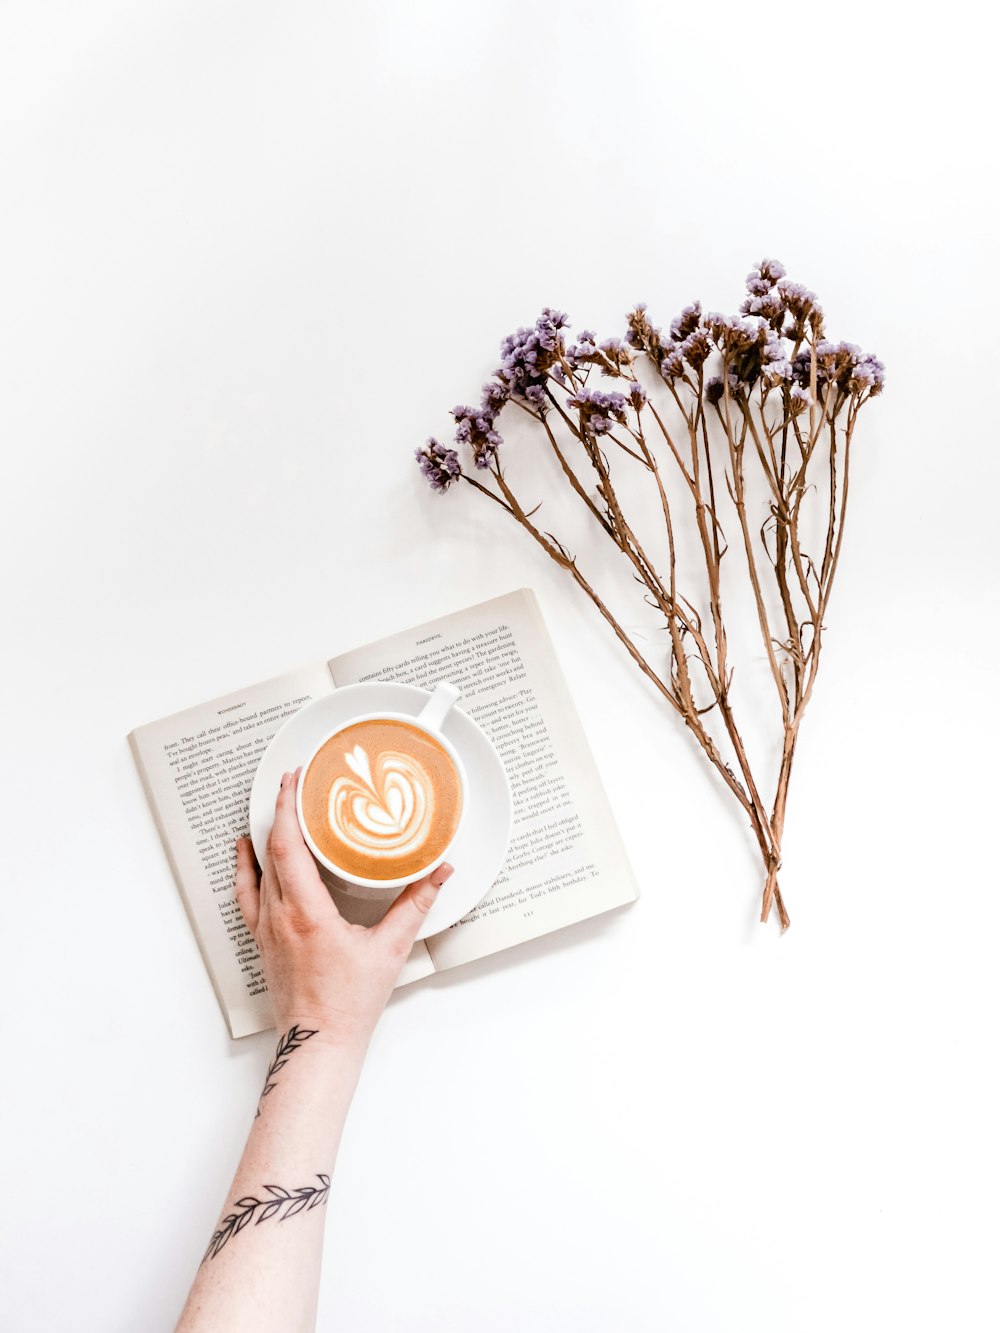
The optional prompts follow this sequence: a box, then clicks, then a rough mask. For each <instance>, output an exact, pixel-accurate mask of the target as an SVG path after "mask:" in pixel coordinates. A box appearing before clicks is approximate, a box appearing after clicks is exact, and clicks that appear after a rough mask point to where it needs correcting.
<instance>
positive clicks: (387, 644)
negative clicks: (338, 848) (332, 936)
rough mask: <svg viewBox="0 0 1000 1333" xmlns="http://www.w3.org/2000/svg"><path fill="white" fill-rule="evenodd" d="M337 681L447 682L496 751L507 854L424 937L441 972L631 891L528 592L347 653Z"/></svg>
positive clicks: (336, 667) (626, 897) (622, 899)
mask: <svg viewBox="0 0 1000 1333" xmlns="http://www.w3.org/2000/svg"><path fill="white" fill-rule="evenodd" d="M330 673H331V675H332V676H333V678H334V680H335V681H336V682H337V684H338V685H349V684H354V683H357V682H362V681H368V680H392V681H399V682H401V683H403V684H407V685H419V686H421V687H422V688H424V689H431V688H432V687H433V686H434V685H435V684H436V683H437V682H438V681H439V680H450V681H451V682H452V683H453V684H454V685H456V686H457V687H458V688H459V689H460V690H461V691H462V697H461V699H460V700H459V704H458V706H459V707H460V708H462V709H464V710H465V712H467V713H468V714H469V715H470V716H471V717H472V718H473V719H474V720H475V721H476V722H477V723H478V724H479V725H480V726H481V727H482V729H483V730H484V731H485V732H486V734H487V735H488V736H489V737H490V739H491V740H492V742H493V744H494V745H495V746H496V748H497V750H498V751H499V754H500V757H501V759H502V760H503V763H504V767H505V768H506V770H507V775H508V777H509V779H510V783H511V789H512V792H513V797H514V828H513V833H512V839H511V844H510V848H509V850H508V853H507V860H506V863H505V865H504V867H503V870H502V871H501V873H500V875H499V876H498V878H497V879H496V881H495V882H494V884H493V885H492V886H486V885H484V886H483V887H484V891H485V897H484V899H483V901H482V902H481V903H480V905H479V906H478V907H477V908H476V909H475V910H474V911H472V912H470V913H469V914H468V915H467V916H466V917H464V918H463V919H462V920H461V921H459V922H458V923H457V924H456V925H454V926H452V927H451V928H450V929H449V930H446V931H443V932H442V933H441V934H440V935H435V936H433V937H432V938H431V939H429V940H428V941H427V947H428V950H429V952H430V956H431V959H432V960H433V963H434V966H435V968H436V969H438V970H442V969H444V968H448V967H455V966H457V965H458V964H459V963H465V962H469V961H471V960H472V959H474V958H481V957H483V956H484V955H486V954H489V953H495V952H496V951H497V950H499V949H505V948H507V947H508V946H509V945H512V944H519V943H521V942H523V941H524V940H529V939H534V938H535V937H536V936H538V935H544V934H546V933H547V932H548V931H551V930H557V929H559V928H560V927H562V926H566V925H570V924H571V923H572V922H574V921H582V920H584V919H585V918H587V917H590V916H595V915H596V914H597V913H598V912H603V911H606V910H607V909H609V908H611V907H617V906H619V905H620V904H622V903H626V902H630V901H632V899H634V898H635V897H637V890H636V887H635V881H634V879H633V877H632V872H631V870H630V868H629V865H628V860H627V858H626V856H625V851H624V848H623V847H622V844H621V839H620V837H619V835H618V832H617V829H616V827H615V824H614V819H613V816H612V814H611V810H610V808H609V806H608V802H607V797H606V796H605V794H604V789H603V787H602V785H601V780H600V776H599V774H598V771H597V766H596V764H595V763H594V759H593V756H592V754H591V752H590V748H589V746H588V745H587V740H586V737H585V735H584V733H583V728H582V727H581V725H580V720H579V717H578V716H577V713H576V710H575V708H574V706H573V702H572V700H571V698H570V695H569V690H568V687H567V685H566V681H565V678H564V677H563V674H562V671H561V670H560V667H559V663H558V661H557V659H556V656H555V650H554V648H553V646H552V641H551V639H550V638H549V634H548V630H547V629H546V627H545V622H544V621H543V619H542V615H541V611H540V610H539V608H538V603H537V601H536V598H535V595H534V593H533V592H531V591H530V590H529V589H522V590H521V591H519V592H513V593H509V594H507V595H506V596H505V597H497V598H494V599H493V600H491V601H488V602H483V603H481V604H480V605H479V606H474V607H470V608H469V609H468V610H465V611H458V612H456V613H455V614H453V615H450V616H445V617H443V618H442V619H440V620H436V621H431V622H430V623H429V624H426V625H419V626H417V627H416V628H414V629H411V630H408V631H405V632H404V633H401V634H394V635H393V636H392V637H390V638H388V639H384V640H382V641H381V642H380V643H376V644H370V645H368V646H367V647H364V648H359V649H357V650H355V651H354V652H349V653H344V654H342V655H341V656H339V657H336V658H334V659H333V661H332V662H331V663H330Z"/></svg>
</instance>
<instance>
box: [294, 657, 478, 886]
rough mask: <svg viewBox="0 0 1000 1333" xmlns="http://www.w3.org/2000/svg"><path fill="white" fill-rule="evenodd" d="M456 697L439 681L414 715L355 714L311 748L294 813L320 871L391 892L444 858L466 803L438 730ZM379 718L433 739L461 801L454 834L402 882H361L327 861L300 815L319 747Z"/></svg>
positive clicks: (463, 784)
mask: <svg viewBox="0 0 1000 1333" xmlns="http://www.w3.org/2000/svg"><path fill="white" fill-rule="evenodd" d="M458 698H459V691H458V690H457V689H456V688H455V686H454V685H451V684H449V682H448V681H446V680H442V681H439V682H438V684H437V685H435V687H434V692H433V693H432V695H431V697H430V698H429V699H428V700H427V703H426V704H425V705H424V707H423V708H422V710H421V711H420V712H419V713H418V714H417V715H416V716H413V715H412V714H410V713H394V712H392V711H390V710H388V709H387V710H385V711H380V712H373V713H359V714H358V716H357V717H352V718H348V719H347V721H346V722H342V723H341V724H340V726H339V727H336V728H335V729H334V730H333V731H330V732H328V733H327V734H326V735H325V736H324V737H323V739H322V740H321V741H320V742H319V744H318V745H315V746H314V747H313V749H312V751H311V752H310V754H309V757H308V759H307V760H306V761H305V763H304V764H303V765H302V777H301V778H300V780H299V785H298V790H297V791H296V793H295V812H296V814H297V815H298V819H299V828H300V829H301V830H302V836H303V838H304V839H305V843H306V846H307V847H308V848H309V850H310V852H312V854H313V856H314V857H315V859H316V861H317V862H318V863H319V866H320V870H321V872H322V871H323V870H326V871H327V872H328V874H330V875H333V876H334V877H335V878H336V879H338V880H340V881H342V882H343V883H344V884H347V885H356V886H357V887H358V888H361V889H366V890H373V889H375V890H378V889H385V890H387V891H390V892H392V891H394V890H397V889H401V888H402V887H403V886H404V885H405V884H411V883H412V882H413V881H414V880H415V879H423V877H424V876H425V875H429V874H430V873H431V871H432V870H436V869H437V867H438V866H439V865H440V864H441V862H442V861H444V860H446V859H447V856H448V852H449V851H450V850H451V846H452V843H454V841H455V838H456V837H457V836H458V830H459V828H460V827H461V824H462V817H463V816H464V814H465V808H466V802H467V800H468V783H467V780H466V776H465V768H464V767H463V765H462V761H461V759H460V758H459V755H458V751H457V750H456V749H455V747H454V746H453V745H452V743H451V741H449V740H448V739H447V738H446V737H445V736H443V735H442V734H441V728H442V727H443V726H444V723H445V719H446V718H447V716H448V714H449V713H450V712H451V709H452V706H453V705H454V704H455V703H456V701H457V700H458ZM382 719H385V720H386V721H389V722H405V723H406V725H407V726H409V727H414V728H416V730H417V731H424V732H426V733H427V735H428V736H431V737H433V739H434V740H435V741H436V742H437V743H438V745H440V746H441V748H442V749H443V750H444V751H445V753H446V754H447V755H448V758H449V759H450V760H451V762H452V763H453V764H454V765H455V772H456V773H457V774H458V785H459V791H460V793H461V799H462V809H461V813H460V815H459V820H458V823H457V824H456V825H455V832H454V833H453V834H452V837H451V840H450V841H449V843H448V845H447V846H446V847H445V848H444V849H443V851H441V853H440V854H439V855H438V856H436V857H435V858H434V860H433V861H430V862H428V864H427V865H425V866H423V867H421V869H419V870H416V871H414V872H413V873H411V874H409V875H407V876H406V877H405V878H403V879H365V878H364V877H363V876H360V875H355V874H352V873H351V872H349V871H347V870H344V868H343V867H342V866H338V865H337V864H336V862H334V861H331V860H330V859H329V857H327V856H324V854H323V853H322V852H321V851H320V849H319V848H318V847H317V846H316V844H315V842H313V840H312V837H311V836H310V834H309V829H308V828H307V827H306V821H305V817H304V815H303V813H302V787H303V785H304V781H305V775H306V773H307V772H308V771H309V765H310V764H311V763H312V761H313V760H314V759H315V757H316V755H317V754H318V753H319V752H320V750H322V748H323V746H324V745H326V744H327V742H328V741H331V740H333V738H334V736H339V735H340V733H341V732H342V731H346V730H347V728H348V727H353V726H356V725H357V724H358V723H359V722H378V721H381V720H382Z"/></svg>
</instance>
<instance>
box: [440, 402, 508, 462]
mask: <svg viewBox="0 0 1000 1333" xmlns="http://www.w3.org/2000/svg"><path fill="white" fill-rule="evenodd" d="M484 397H485V395H484ZM451 415H452V416H453V417H454V418H455V420H456V422H457V423H458V429H457V430H456V431H455V443H456V444H467V445H469V446H470V448H471V449H472V458H473V461H474V462H475V465H476V467H478V468H485V467H489V465H490V463H492V462H493V459H494V458H495V457H496V454H497V450H498V449H499V448H500V446H501V444H503V437H502V436H501V435H499V434H498V433H497V431H496V430H494V428H493V423H494V414H493V412H492V411H491V410H490V408H488V407H465V406H458V407H453V408H452V409H451Z"/></svg>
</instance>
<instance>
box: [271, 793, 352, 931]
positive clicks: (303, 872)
mask: <svg viewBox="0 0 1000 1333" xmlns="http://www.w3.org/2000/svg"><path fill="white" fill-rule="evenodd" d="M301 772H302V770H301V769H300V768H297V769H296V770H295V772H294V773H286V774H285V775H284V777H283V778H282V779H281V786H280V787H279V788H278V799H277V801H276V802H275V806H274V824H273V826H272V828H271V836H270V837H269V838H268V840H267V855H268V860H269V862H270V868H271V869H272V871H273V876H274V886H275V891H276V896H278V897H280V898H281V899H282V901H284V900H285V899H291V900H292V901H293V902H294V903H295V904H296V905H297V906H299V907H313V908H314V909H315V910H317V911H325V912H330V911H332V912H334V913H335V914H336V911H337V909H336V907H335V906H334V903H333V899H332V898H331V897H330V895H329V893H328V892H327V890H326V886H325V885H324V883H323V881H322V880H321V879H320V877H319V871H318V870H317V868H316V862H315V861H314V860H313V858H312V854H311V852H310V851H309V848H308V847H307V846H306V844H305V840H304V839H303V837H302V830H301V829H300V828H299V820H298V816H297V814H296V813H295V789H296V786H297V784H298V779H299V774H300V773H301Z"/></svg>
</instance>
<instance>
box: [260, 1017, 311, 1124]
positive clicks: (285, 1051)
mask: <svg viewBox="0 0 1000 1333" xmlns="http://www.w3.org/2000/svg"><path fill="white" fill-rule="evenodd" d="M318 1031H319V1029H318V1028H300V1027H299V1025H298V1023H293V1024H292V1026H291V1027H290V1028H289V1029H288V1031H287V1032H286V1033H285V1035H284V1036H283V1037H281V1038H279V1041H278V1049H277V1050H276V1051H275V1053H274V1059H273V1060H272V1061H271V1065H270V1068H269V1069H268V1071H267V1076H266V1077H265V1079H264V1090H263V1092H262V1093H261V1094H260V1100H259V1101H258V1102H257V1115H255V1116H254V1119H255V1120H256V1119H257V1116H259V1115H260V1103H261V1102H262V1101H263V1100H264V1098H265V1097H266V1096H267V1094H268V1093H269V1092H273V1091H274V1089H275V1086H276V1085H275V1082H274V1076H275V1074H276V1073H277V1072H278V1070H279V1069H284V1067H285V1065H286V1064H287V1063H288V1057H289V1056H290V1055H292V1054H293V1053H294V1052H295V1051H297V1050H298V1049H299V1047H300V1046H301V1045H302V1043H303V1042H304V1041H308V1040H309V1038H310V1037H315V1035H316V1033H317V1032H318Z"/></svg>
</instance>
